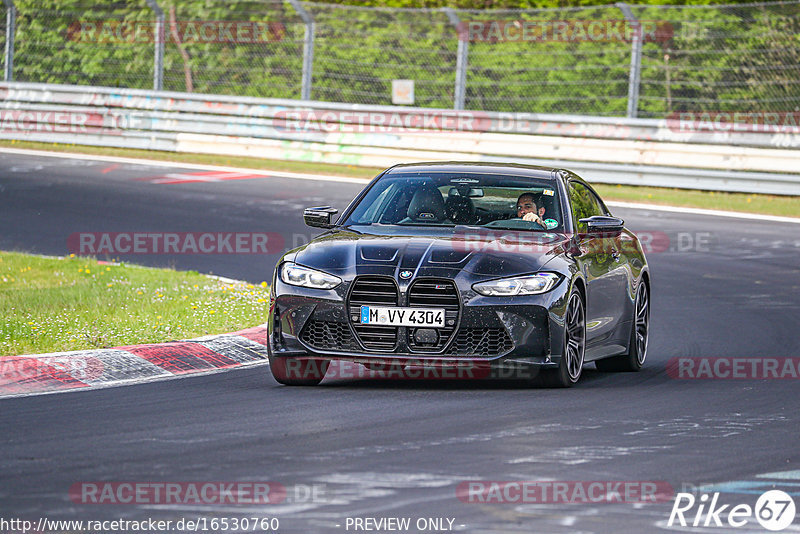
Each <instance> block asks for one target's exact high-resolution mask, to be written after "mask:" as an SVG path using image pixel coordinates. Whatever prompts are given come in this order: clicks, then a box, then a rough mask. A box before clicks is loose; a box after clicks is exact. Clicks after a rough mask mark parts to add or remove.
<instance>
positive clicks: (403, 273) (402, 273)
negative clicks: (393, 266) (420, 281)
mask: <svg viewBox="0 0 800 534" xmlns="http://www.w3.org/2000/svg"><path fill="white" fill-rule="evenodd" d="M412 274H414V273H413V272H411V271H400V278H402V279H403V280H408V279H409V278H411V275H412Z"/></svg>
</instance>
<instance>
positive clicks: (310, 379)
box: [269, 356, 330, 386]
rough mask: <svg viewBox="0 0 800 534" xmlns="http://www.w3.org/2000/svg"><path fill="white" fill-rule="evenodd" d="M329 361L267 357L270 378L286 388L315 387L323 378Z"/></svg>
mask: <svg viewBox="0 0 800 534" xmlns="http://www.w3.org/2000/svg"><path fill="white" fill-rule="evenodd" d="M328 364H330V361H329V360H314V359H310V358H283V357H280V356H270V357H269V370H270V371H272V376H273V377H274V378H275V380H277V381H278V382H280V383H281V384H284V385H286V386H316V385H317V384H319V383H320V382H322V379H323V378H325V373H326V372H327V371H328Z"/></svg>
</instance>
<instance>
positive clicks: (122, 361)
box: [0, 325, 268, 399]
mask: <svg viewBox="0 0 800 534" xmlns="http://www.w3.org/2000/svg"><path fill="white" fill-rule="evenodd" d="M266 343H267V327H266V325H262V326H256V327H254V328H248V329H246V330H240V331H238V332H231V333H230V334H222V335H218V336H207V337H203V338H198V339H192V340H187V341H174V342H170V343H157V344H150V345H130V346H126V347H114V348H111V349H98V350H83V351H74V352H55V353H50V354H36V355H24V356H4V357H0V399H2V398H6V397H19V396H24V395H41V394H45V393H58V392H64V391H80V390H86V389H95V388H104V387H112V386H120V385H126V384H134V383H141V382H150V381H154V380H165V379H170V378H178V377H180V376H184V375H188V374H194V373H210V372H218V371H221V370H225V369H232V368H236V367H243V366H250V365H258V364H265V363H267V361H268V360H267V347H266Z"/></svg>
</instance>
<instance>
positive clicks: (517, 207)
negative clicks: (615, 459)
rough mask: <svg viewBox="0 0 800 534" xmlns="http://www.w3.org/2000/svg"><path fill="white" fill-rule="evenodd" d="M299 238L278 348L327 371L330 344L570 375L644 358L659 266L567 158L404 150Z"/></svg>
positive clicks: (407, 357)
mask: <svg viewBox="0 0 800 534" xmlns="http://www.w3.org/2000/svg"><path fill="white" fill-rule="evenodd" d="M337 213H338V211H337V210H336V209H334V208H330V207H327V206H326V207H315V208H307V209H306V210H305V212H304V219H305V222H306V224H308V225H309V226H312V227H318V228H323V229H325V232H324V233H322V234H321V235H319V236H318V237H316V238H315V239H313V240H312V241H311V242H309V243H308V244H306V245H304V246H302V247H299V248H296V249H294V250H291V251H289V252H287V253H286V254H285V255H284V256H283V257H282V259H281V260H280V261H279V263H278V265H277V267H276V269H275V273H274V275H273V278H272V290H271V293H270V304H269V319H268V324H269V345H268V346H269V362H270V369H271V371H272V374H273V376H274V377H275V379H276V380H277V381H278V382H280V383H282V384H287V385H316V384H318V383H319V382H320V381H321V380H322V379H323V378H324V376H325V372H326V370H327V368H328V364H329V362H330V361H331V360H343V361H346V362H355V363H360V364H364V365H365V366H368V367H372V366H377V365H384V366H385V365H388V366H393V367H396V368H403V367H406V366H433V367H438V368H444V367H456V368H457V367H461V366H472V367H478V366H483V367H486V368H490V369H514V370H520V369H524V370H526V371H533V372H530V373H529V374H528V375H527V376H529V377H530V381H531V382H532V383H534V384H540V385H544V386H551V387H568V386H572V385H573V384H575V383H576V382H578V381H579V379H580V377H581V372H582V369H583V366H584V364H586V363H587V362H594V364H595V366H596V367H597V369H599V370H600V371H638V370H639V369H641V368H642V365H643V364H644V362H645V357H646V355H647V340H648V328H649V315H650V273H649V270H648V266H647V260H646V258H645V255H644V253H643V251H642V247H641V246H640V243H639V240H638V239H637V237H636V236H635V235H634V234H633V233H632V232H630V231H629V230H628V229H626V228H625V227H624V226H623V225H624V221H623V220H622V219H619V218H617V217H614V216H613V215H612V214H611V212H610V211H609V210H608V208H607V207H606V205H605V204H604V203H603V201H602V200H601V199H600V197H599V196H598V195H597V193H596V192H595V191H594V190H593V189H592V187H591V186H590V185H589V184H587V183H586V182H585V181H584V180H583V179H581V178H580V177H578V176H577V175H576V174H575V173H573V172H570V171H568V170H563V169H552V168H544V167H534V166H526V165H512V164H487V163H425V164H409V165H397V166H395V167H392V168H390V169H388V170H386V171H384V172H382V173H381V174H379V175H378V176H377V177H376V178H375V179H374V180H373V181H372V182H371V183H370V184H369V185H368V186H367V187H366V188H365V189H364V190H363V191H362V192H361V193H360V194H359V195H358V196H357V197H356V198H355V199H354V200H353V202H352V203H351V204H350V206H348V207H347V208H346V209H345V210H344V212H343V213H342V215H341V217H340V218H339V219H338V220H335V222H334V216H335V215H336V214H337Z"/></svg>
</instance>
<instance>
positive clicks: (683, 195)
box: [592, 184, 800, 217]
mask: <svg viewBox="0 0 800 534" xmlns="http://www.w3.org/2000/svg"><path fill="white" fill-rule="evenodd" d="M592 186H593V187H594V188H595V189H596V190H597V192H598V193H600V196H601V197H603V199H604V200H620V201H625V202H641V203H644V204H661V205H666V206H682V207H688V208H703V209H709V210H723V211H740V212H744V213H760V214H763V215H781V216H784V217H800V197H793V196H782V195H756V194H747V193H723V192H719V191H700V190H696V189H674V188H667V187H636V186H624V185H607V184H592Z"/></svg>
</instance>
